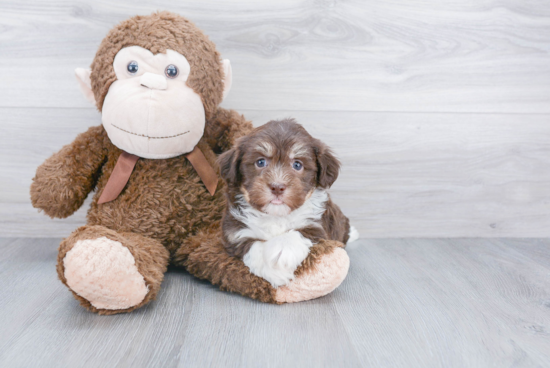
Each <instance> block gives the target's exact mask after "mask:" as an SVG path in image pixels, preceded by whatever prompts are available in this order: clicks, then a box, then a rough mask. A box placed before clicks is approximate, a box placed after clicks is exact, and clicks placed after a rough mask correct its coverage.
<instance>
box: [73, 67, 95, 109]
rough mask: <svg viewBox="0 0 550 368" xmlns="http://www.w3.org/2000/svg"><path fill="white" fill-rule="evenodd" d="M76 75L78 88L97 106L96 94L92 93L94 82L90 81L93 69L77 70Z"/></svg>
mask: <svg viewBox="0 0 550 368" xmlns="http://www.w3.org/2000/svg"><path fill="white" fill-rule="evenodd" d="M74 74H75V75H76V80H77V81H78V86H79V87H80V91H82V94H83V95H84V97H86V99H87V100H88V101H90V102H91V103H93V104H94V105H95V97H94V92H92V81H91V79H90V74H92V69H84V68H76V69H75V71H74Z"/></svg>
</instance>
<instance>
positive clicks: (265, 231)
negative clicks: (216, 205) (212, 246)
mask: <svg viewBox="0 0 550 368" xmlns="http://www.w3.org/2000/svg"><path fill="white" fill-rule="evenodd" d="M219 164H220V171H221V176H222V178H223V179H224V180H225V182H226V184H227V186H226V188H227V189H226V198H227V206H226V211H225V213H224V217H223V220H222V229H223V237H224V244H225V247H226V249H227V252H228V253H229V254H230V255H232V256H236V257H241V258H242V259H243V261H244V263H245V264H246V265H247V266H248V267H249V268H250V271H251V272H252V273H253V274H255V275H257V276H260V277H262V278H264V279H266V280H267V281H269V282H270V283H271V284H272V285H273V286H274V287H278V286H282V285H286V284H288V283H289V282H290V281H291V280H292V279H293V278H294V271H295V270H296V268H297V267H298V266H299V265H300V264H301V263H302V261H303V260H304V259H305V258H306V257H307V255H308V253H309V248H310V247H311V246H312V245H313V244H316V243H318V242H319V241H320V240H322V239H330V240H338V241H340V242H342V243H343V244H346V243H347V242H348V241H349V240H350V235H353V236H354V237H355V234H356V231H355V229H353V228H350V225H349V220H348V218H347V217H346V216H344V215H343V213H342V211H340V208H339V207H338V206H337V205H336V204H334V203H333V202H332V201H331V200H330V197H329V195H328V193H327V189H328V188H329V187H330V186H331V185H332V183H334V181H335V180H336V178H337V177H338V172H339V170H340V162H339V161H338V160H337V159H336V157H334V155H333V154H332V152H331V150H330V149H329V148H328V147H327V146H326V145H325V144H323V143H322V142H321V141H319V140H318V139H315V138H313V137H311V136H310V135H309V134H308V132H307V131H306V130H305V129H304V128H303V127H302V126H301V125H299V124H297V123H296V122H295V121H294V120H293V119H286V120H282V121H270V122H269V123H267V124H265V125H263V126H261V127H259V128H256V129H255V130H253V131H252V132H251V133H250V134H248V135H247V136H244V137H242V138H240V139H239V140H238V141H237V142H236V144H235V147H233V148H232V149H231V150H229V151H227V152H225V153H224V154H222V155H221V156H220V158H219ZM353 240H354V239H353Z"/></svg>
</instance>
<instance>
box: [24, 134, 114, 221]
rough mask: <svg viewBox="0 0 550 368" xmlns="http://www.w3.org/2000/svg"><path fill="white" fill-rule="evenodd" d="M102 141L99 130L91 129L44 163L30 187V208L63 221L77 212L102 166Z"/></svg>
mask: <svg viewBox="0 0 550 368" xmlns="http://www.w3.org/2000/svg"><path fill="white" fill-rule="evenodd" d="M104 137H105V134H104V130H103V127H102V126H98V127H92V128H90V129H88V131H86V132H85V133H82V134H80V135H78V136H77V137H76V139H75V140H74V141H73V142H72V143H71V144H68V145H66V146H65V147H63V148H62V149H61V150H60V151H59V152H57V153H55V154H54V155H53V156H51V157H50V158H48V159H47V160H46V161H44V163H43V164H42V165H40V166H39V167H38V169H37V170H36V176H35V177H34V178H33V182H32V184H31V202H32V205H33V207H35V208H39V209H41V210H43V211H44V212H45V213H46V214H47V215H48V216H50V217H52V218H53V217H58V218H65V217H68V216H70V215H72V214H73V213H74V212H75V211H76V210H78V209H79V208H80V206H82V203H84V200H85V199H86V197H87V196H88V194H89V193H90V192H91V191H92V190H93V188H94V187H95V185H96V181H97V177H98V174H99V172H100V168H101V167H102V166H103V163H104V162H105V159H106V150H105V149H104V145H105V140H104Z"/></svg>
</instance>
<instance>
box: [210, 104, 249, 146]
mask: <svg viewBox="0 0 550 368" xmlns="http://www.w3.org/2000/svg"><path fill="white" fill-rule="evenodd" d="M252 129H254V127H253V126H252V123H251V122H250V121H248V120H246V119H245V118H244V116H243V115H241V114H239V113H237V112H236V111H235V110H226V109H223V108H221V107H218V110H217V111H216V113H215V114H214V116H213V117H212V118H210V119H209V120H208V121H207V122H206V127H205V130H204V137H205V138H206V141H207V142H208V144H209V145H210V146H211V147H212V150H213V151H214V152H215V153H218V154H219V153H222V152H225V151H227V150H228V149H230V148H231V147H233V144H234V143H235V140H237V139H238V138H240V137H242V136H244V135H246V134H248V133H250V131H252Z"/></svg>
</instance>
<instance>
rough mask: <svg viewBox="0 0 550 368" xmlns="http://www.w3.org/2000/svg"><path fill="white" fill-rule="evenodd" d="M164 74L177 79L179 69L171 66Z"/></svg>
mask: <svg viewBox="0 0 550 368" xmlns="http://www.w3.org/2000/svg"><path fill="white" fill-rule="evenodd" d="M164 74H166V76H167V77H168V78H176V77H177V76H178V67H177V66H175V65H172V64H170V65H168V66H167V67H166V69H165V70H164Z"/></svg>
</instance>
